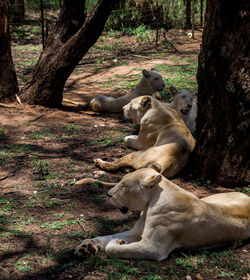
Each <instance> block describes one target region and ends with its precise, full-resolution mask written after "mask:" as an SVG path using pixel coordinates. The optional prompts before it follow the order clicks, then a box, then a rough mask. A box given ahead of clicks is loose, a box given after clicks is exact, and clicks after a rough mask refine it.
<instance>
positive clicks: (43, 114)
mask: <svg viewBox="0 0 250 280" xmlns="http://www.w3.org/2000/svg"><path fill="white" fill-rule="evenodd" d="M43 116H45V113H42V114H41V115H40V116H38V117H36V118H35V119H33V120H30V121H29V122H35V121H37V120H38V119H40V118H41V117H43Z"/></svg>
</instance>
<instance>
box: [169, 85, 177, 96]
mask: <svg viewBox="0 0 250 280" xmlns="http://www.w3.org/2000/svg"><path fill="white" fill-rule="evenodd" d="M170 92H171V94H172V95H173V96H174V95H175V94H176V93H178V90H177V89H176V88H175V87H173V86H171V87H170Z"/></svg>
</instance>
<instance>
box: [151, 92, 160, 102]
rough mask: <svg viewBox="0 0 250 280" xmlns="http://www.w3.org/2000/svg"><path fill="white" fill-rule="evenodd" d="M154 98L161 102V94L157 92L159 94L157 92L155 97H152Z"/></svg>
mask: <svg viewBox="0 0 250 280" xmlns="http://www.w3.org/2000/svg"><path fill="white" fill-rule="evenodd" d="M152 97H154V98H155V99H157V100H161V94H160V93H159V92H158V91H157V92H155V93H154V94H153V95H152Z"/></svg>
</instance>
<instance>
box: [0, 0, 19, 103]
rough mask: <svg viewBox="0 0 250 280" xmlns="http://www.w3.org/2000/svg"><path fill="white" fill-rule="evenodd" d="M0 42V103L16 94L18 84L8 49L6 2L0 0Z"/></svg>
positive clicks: (5, 0) (8, 35) (8, 33)
mask: <svg viewBox="0 0 250 280" xmlns="http://www.w3.org/2000/svg"><path fill="white" fill-rule="evenodd" d="M0 42H1V46H0V101H1V102H8V101H10V99H12V98H14V96H15V94H16V93H18V84H17V78H16V73H15V69H14V65H13V61H12V56H11V49H10V31H9V18H8V4H7V0H0Z"/></svg>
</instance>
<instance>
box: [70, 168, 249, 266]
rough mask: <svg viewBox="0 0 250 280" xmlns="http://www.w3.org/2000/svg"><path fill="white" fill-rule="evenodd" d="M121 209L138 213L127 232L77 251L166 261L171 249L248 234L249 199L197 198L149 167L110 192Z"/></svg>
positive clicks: (93, 241)
mask: <svg viewBox="0 0 250 280" xmlns="http://www.w3.org/2000/svg"><path fill="white" fill-rule="evenodd" d="M108 196H109V197H110V200H111V202H112V204H113V205H114V206H116V207H118V208H119V209H120V211H121V212H122V213H126V212H127V211H128V210H132V211H134V210H139V211H142V215H141V217H140V218H139V220H138V221H137V222H136V224H135V225H134V227H133V228H132V229H131V230H129V231H126V232H122V233H118V234H113V235H108V236H102V237H101V236H100V237H96V238H94V239H87V240H85V241H83V242H82V243H81V244H80V245H79V246H78V247H76V250H75V254H76V255H79V256H80V255H85V254H89V253H97V252H98V250H99V249H105V251H106V252H107V254H108V255H109V256H111V257H115V258H127V259H136V258H139V259H141V258H142V259H152V260H158V261H160V260H164V259H165V258H167V257H168V255H169V253H170V252H171V251H173V250H174V249H175V248H179V247H186V248H201V247H203V248H204V247H211V246H218V245H222V244H225V243H228V242H232V241H235V240H240V239H247V238H249V237H250V198H249V197H248V196H247V195H245V194H242V193H237V192H230V193H221V194H215V195H211V196H208V197H206V198H204V199H199V198H198V197H197V196H195V195H194V194H192V193H190V192H188V191H186V190H184V189H182V188H180V187H179V186H177V185H176V184H174V183H172V182H171V181H169V180H168V179H166V178H164V177H163V176H162V175H161V174H160V173H158V172H157V171H155V170H154V169H152V168H144V169H140V170H137V171H135V172H133V173H130V174H127V175H125V176H124V177H123V178H122V180H121V181H120V182H119V183H118V184H117V185H116V186H115V187H113V188H112V189H110V190H109V192H108Z"/></svg>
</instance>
